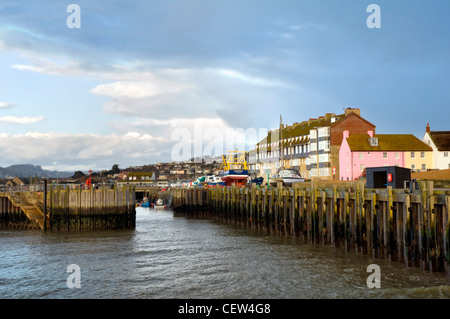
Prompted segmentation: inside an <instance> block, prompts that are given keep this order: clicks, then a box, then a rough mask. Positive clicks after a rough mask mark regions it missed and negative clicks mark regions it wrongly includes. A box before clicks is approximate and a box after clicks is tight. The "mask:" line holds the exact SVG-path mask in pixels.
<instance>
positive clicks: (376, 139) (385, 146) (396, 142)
mask: <svg viewBox="0 0 450 319" xmlns="http://www.w3.org/2000/svg"><path fill="white" fill-rule="evenodd" d="M342 136H343V139H342V143H341V147H340V150H339V166H340V172H339V179H340V180H341V181H342V180H344V181H348V180H355V179H359V178H360V177H362V174H363V172H364V170H365V168H367V167H382V166H397V167H404V168H409V169H411V170H427V169H430V168H431V167H432V163H433V151H432V149H431V147H430V146H428V145H426V144H425V143H424V142H422V141H421V140H419V139H418V138H417V137H415V136H414V135H412V134H374V133H373V131H370V130H369V131H368V132H367V133H366V134H352V135H350V132H349V131H347V130H345V131H344V132H343V134H342Z"/></svg>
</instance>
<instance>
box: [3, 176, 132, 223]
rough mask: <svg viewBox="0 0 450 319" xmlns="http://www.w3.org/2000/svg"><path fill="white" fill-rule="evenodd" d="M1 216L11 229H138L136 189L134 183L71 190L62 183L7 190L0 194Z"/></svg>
mask: <svg viewBox="0 0 450 319" xmlns="http://www.w3.org/2000/svg"><path fill="white" fill-rule="evenodd" d="M13 192H15V193H13ZM45 198H46V200H45ZM44 211H45V212H46V214H44ZM0 216H1V217H0V221H1V224H0V225H1V226H3V227H10V228H25V229H44V230H50V231H89V230H100V229H134V228H135V226H136V200H135V190H134V188H133V187H132V186H128V187H126V186H124V187H115V186H110V185H105V186H101V187H99V188H96V189H94V188H91V189H81V188H77V189H70V188H64V187H63V186H61V185H60V186H57V187H53V186H50V187H48V189H47V193H45V192H44V191H43V190H42V191H33V192H29V191H23V190H15V191H11V190H10V191H8V192H7V191H4V192H2V193H0Z"/></svg>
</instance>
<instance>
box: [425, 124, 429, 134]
mask: <svg viewBox="0 0 450 319" xmlns="http://www.w3.org/2000/svg"><path fill="white" fill-rule="evenodd" d="M425 132H427V133H430V124H429V123H428V122H427V128H426V129H425Z"/></svg>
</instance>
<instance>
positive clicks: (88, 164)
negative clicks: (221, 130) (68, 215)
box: [0, 132, 170, 170]
mask: <svg viewBox="0 0 450 319" xmlns="http://www.w3.org/2000/svg"><path fill="white" fill-rule="evenodd" d="M164 147H166V148H167V147H170V145H169V144H167V142H166V143H165V142H164V140H161V139H160V138H158V137H153V136H151V135H149V134H141V133H136V132H128V133H126V134H123V135H117V134H110V135H99V134H69V133H57V132H45V133H44V132H28V133H25V134H15V135H13V134H7V133H1V134H0V153H1V154H2V159H1V162H2V163H3V164H2V165H10V163H34V164H38V165H46V166H48V165H49V163H53V164H52V165H51V166H53V167H55V168H56V169H59V170H61V169H62V167H64V169H68V168H69V169H70V167H77V168H80V167H84V169H85V170H87V169H89V168H92V169H94V170H100V169H106V168H109V167H110V165H113V164H114V163H119V164H120V166H121V167H127V166H131V165H139V164H148V163H152V162H155V161H157V160H161V158H158V157H157V156H155V154H156V153H157V152H158V150H161V149H164ZM168 152H170V148H169V149H168V151H167V152H166V153H168ZM131 159H132V160H131ZM109 162H111V163H110V164H107V163H109ZM112 162H114V163H112ZM54 163H61V166H58V165H56V164H54Z"/></svg>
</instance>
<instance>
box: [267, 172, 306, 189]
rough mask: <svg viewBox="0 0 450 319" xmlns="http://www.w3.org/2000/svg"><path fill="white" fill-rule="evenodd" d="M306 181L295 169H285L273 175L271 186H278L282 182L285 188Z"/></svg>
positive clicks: (270, 181)
mask: <svg viewBox="0 0 450 319" xmlns="http://www.w3.org/2000/svg"><path fill="white" fill-rule="evenodd" d="M304 181H305V179H304V178H303V177H302V176H301V175H300V173H299V172H298V171H296V170H294V169H284V170H281V171H280V172H278V173H277V174H275V175H273V176H272V177H270V179H269V184H270V186H277V183H279V182H282V183H283V185H284V186H292V184H293V183H301V182H304Z"/></svg>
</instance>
